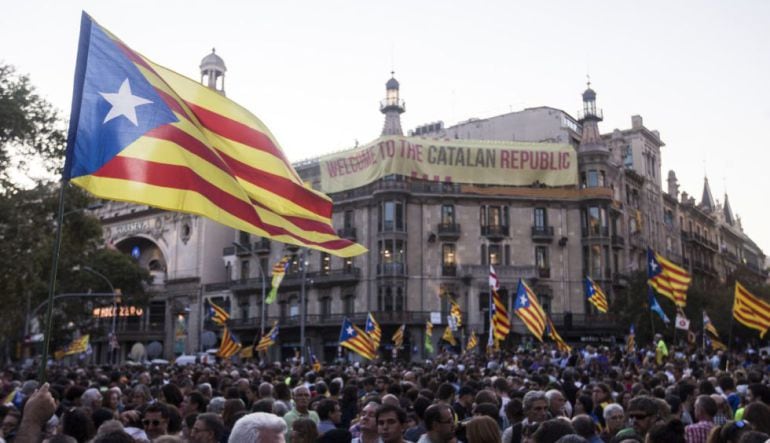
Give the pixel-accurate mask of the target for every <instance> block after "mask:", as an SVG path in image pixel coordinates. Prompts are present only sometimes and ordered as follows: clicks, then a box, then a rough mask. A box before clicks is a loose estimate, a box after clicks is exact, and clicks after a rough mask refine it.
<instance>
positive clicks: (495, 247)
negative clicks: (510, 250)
mask: <svg viewBox="0 0 770 443" xmlns="http://www.w3.org/2000/svg"><path fill="white" fill-rule="evenodd" d="M488 250H489V264H490V265H493V266H496V265H502V264H503V255H502V252H503V251H502V248H501V247H500V245H499V244H490V245H489V248H488Z"/></svg>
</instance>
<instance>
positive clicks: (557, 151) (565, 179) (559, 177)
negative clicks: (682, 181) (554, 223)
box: [319, 136, 577, 193]
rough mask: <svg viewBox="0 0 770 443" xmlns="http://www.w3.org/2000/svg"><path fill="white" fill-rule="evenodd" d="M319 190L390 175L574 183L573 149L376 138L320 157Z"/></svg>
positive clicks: (337, 189) (342, 187)
mask: <svg viewBox="0 0 770 443" xmlns="http://www.w3.org/2000/svg"><path fill="white" fill-rule="evenodd" d="M319 165H320V168H321V191H323V192H325V193H334V192H340V191H345V190H348V189H353V188H358V187H360V186H364V185H367V184H369V183H372V182H374V181H376V180H378V179H380V178H382V177H384V176H387V175H391V174H398V175H403V176H406V177H412V178H416V179H421V180H432V181H437V182H443V183H471V184H484V185H509V186H529V185H532V184H533V183H539V184H543V185H547V186H571V185H577V153H576V152H575V150H574V149H573V148H572V147H571V146H570V145H567V144H557V143H523V142H496V141H480V140H437V139H429V138H421V137H401V136H388V137H380V138H378V139H377V140H375V141H374V142H372V143H369V144H367V145H366V146H363V147H359V148H355V149H351V150H348V151H343V152H337V153H334V154H330V155H327V156H324V157H321V159H320V160H319Z"/></svg>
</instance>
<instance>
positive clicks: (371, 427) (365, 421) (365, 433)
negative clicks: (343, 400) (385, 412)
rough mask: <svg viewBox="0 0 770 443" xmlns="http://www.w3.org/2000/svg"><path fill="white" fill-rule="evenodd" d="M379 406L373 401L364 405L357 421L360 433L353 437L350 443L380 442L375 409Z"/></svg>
mask: <svg viewBox="0 0 770 443" xmlns="http://www.w3.org/2000/svg"><path fill="white" fill-rule="evenodd" d="M379 408H380V404H379V403H376V402H373V401H372V402H369V403H367V404H366V406H364V408H363V409H362V410H361V420H360V422H359V431H360V432H361V435H360V436H358V437H356V438H354V439H353V442H352V443H381V440H380V436H379V434H378V433H377V410H378V409H379Z"/></svg>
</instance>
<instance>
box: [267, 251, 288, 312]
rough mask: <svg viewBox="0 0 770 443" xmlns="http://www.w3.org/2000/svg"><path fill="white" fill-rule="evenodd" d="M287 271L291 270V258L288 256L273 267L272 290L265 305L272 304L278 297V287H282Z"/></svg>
mask: <svg viewBox="0 0 770 443" xmlns="http://www.w3.org/2000/svg"><path fill="white" fill-rule="evenodd" d="M287 269H289V257H287V256H284V257H282V258H281V259H280V260H278V263H276V264H274V265H273V279H272V281H271V282H270V285H271V288H270V292H269V293H268V294H267V298H265V303H267V304H268V305H269V304H272V303H273V302H274V301H275V299H276V298H277V297H278V287H279V286H281V282H282V281H283V277H284V276H285V275H286V270H287Z"/></svg>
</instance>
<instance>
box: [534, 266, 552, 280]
mask: <svg viewBox="0 0 770 443" xmlns="http://www.w3.org/2000/svg"><path fill="white" fill-rule="evenodd" d="M537 276H538V277H540V278H551V268H537Z"/></svg>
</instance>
